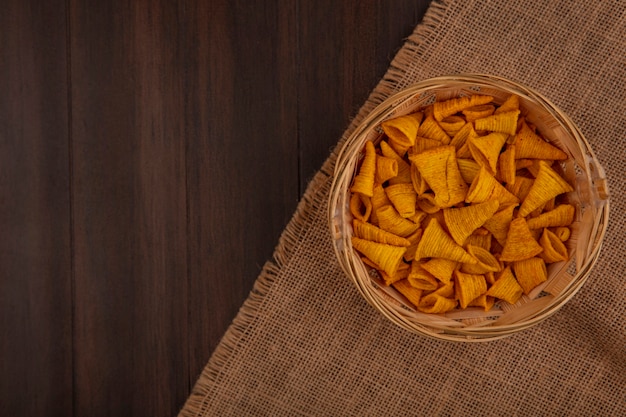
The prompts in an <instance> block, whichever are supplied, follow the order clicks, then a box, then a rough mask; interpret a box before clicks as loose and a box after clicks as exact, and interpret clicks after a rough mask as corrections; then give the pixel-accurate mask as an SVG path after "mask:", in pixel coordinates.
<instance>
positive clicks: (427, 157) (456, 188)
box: [409, 146, 467, 207]
mask: <svg viewBox="0 0 626 417" xmlns="http://www.w3.org/2000/svg"><path fill="white" fill-rule="evenodd" d="M409 159H410V160H411V162H413V163H414V164H415V166H417V169H418V170H419V172H420V175H421V176H422V178H424V179H425V180H426V182H427V183H428V185H429V186H430V188H431V189H432V190H433V191H434V192H435V203H436V204H437V205H438V206H439V207H451V206H453V205H455V204H458V203H460V202H462V201H463V200H464V199H465V195H466V194H467V184H466V183H465V181H463V177H462V176H461V173H460V172H459V167H458V165H457V162H456V153H455V149H454V146H439V147H437V148H432V149H429V150H427V151H424V152H422V153H420V154H417V155H411V156H410V157H409Z"/></svg>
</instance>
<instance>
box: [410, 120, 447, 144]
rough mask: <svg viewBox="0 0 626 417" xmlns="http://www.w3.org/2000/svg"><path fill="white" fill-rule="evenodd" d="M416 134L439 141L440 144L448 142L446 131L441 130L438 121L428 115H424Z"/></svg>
mask: <svg viewBox="0 0 626 417" xmlns="http://www.w3.org/2000/svg"><path fill="white" fill-rule="evenodd" d="M417 136H421V137H424V138H428V139H434V140H436V141H439V142H441V144H442V145H447V144H449V143H450V136H448V134H447V133H446V131H445V130H443V128H442V127H441V126H440V125H439V123H437V121H436V120H435V119H434V118H433V117H432V116H430V115H428V116H426V118H425V119H424V121H423V122H422V124H421V126H420V128H419V130H418V131H417Z"/></svg>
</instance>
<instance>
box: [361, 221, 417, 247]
mask: <svg viewBox="0 0 626 417" xmlns="http://www.w3.org/2000/svg"><path fill="white" fill-rule="evenodd" d="M352 229H353V230H354V236H355V237H358V238H361V239H365V240H371V241H373V242H378V243H386V244H388V245H394V246H407V247H408V246H411V241H410V240H408V239H405V238H403V237H400V236H397V235H394V234H393V233H390V232H387V231H386V230H383V229H380V228H378V227H376V226H374V225H373V224H370V223H367V222H364V221H361V220H358V219H354V220H352Z"/></svg>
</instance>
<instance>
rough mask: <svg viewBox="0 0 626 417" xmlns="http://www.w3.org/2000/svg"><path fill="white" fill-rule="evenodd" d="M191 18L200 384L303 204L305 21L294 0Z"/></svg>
mask: <svg viewBox="0 0 626 417" xmlns="http://www.w3.org/2000/svg"><path fill="white" fill-rule="evenodd" d="M185 16H186V21H187V22H188V23H189V29H190V30H189V32H188V33H187V36H188V39H187V44H188V45H190V47H189V50H188V56H187V58H186V60H187V65H186V68H187V75H186V83H187V87H186V89H185V90H186V92H187V97H186V100H185V102H186V104H187V105H188V106H189V108H188V110H187V111H185V120H186V123H185V125H186V128H187V131H186V134H185V137H186V138H187V186H188V204H189V206H188V209H189V218H188V221H189V242H190V245H189V286H190V288H189V291H190V300H189V307H190V323H189V326H190V335H189V340H188V345H189V348H190V349H191V354H190V375H191V380H190V385H191V384H193V383H194V382H195V379H196V378H197V377H198V376H199V374H200V371H201V370H202V368H203V366H204V365H205V364H206V361H207V360H208V357H209V354H210V352H212V351H213V349H214V348H215V346H216V345H217V343H218V342H219V340H220V338H221V336H222V334H223V333H224V332H225V330H226V329H227V327H228V325H229V324H230V322H231V320H232V319H233V318H234V316H235V314H236V313H237V311H238V309H239V307H240V306H241V304H242V302H243V301H244V300H245V298H246V297H247V296H248V293H249V291H250V290H251V288H252V284H253V282H254V280H255V279H256V277H257V276H258V274H259V273H260V271H261V267H262V266H263V264H264V263H265V262H266V261H267V260H268V259H269V258H270V257H271V255H272V251H273V249H274V246H275V245H276V243H277V241H278V237H279V236H280V233H281V231H282V229H283V228H284V226H285V225H286V224H287V221H288V220H289V218H290V216H291V214H292V213H293V211H294V209H295V207H296V203H297V201H298V193H299V190H298V156H297V155H298V143H297V90H296V87H297V85H296V76H297V72H296V69H297V67H296V54H297V33H296V29H297V24H296V23H297V20H296V17H297V16H296V3H295V2H293V1H291V0H284V1H274V2H250V1H239V2H232V1H230V0H219V1H212V2H206V3H203V2H199V3H197V4H196V5H195V7H194V8H192V9H189V10H186V15H185Z"/></svg>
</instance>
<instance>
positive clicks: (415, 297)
mask: <svg viewBox="0 0 626 417" xmlns="http://www.w3.org/2000/svg"><path fill="white" fill-rule="evenodd" d="M391 285H393V287H394V288H395V289H396V290H398V292H399V293H400V294H402V295H404V296H405V297H406V299H407V300H409V302H410V303H411V304H413V305H414V306H415V307H417V306H418V305H419V303H420V299H421V298H422V292H423V291H422V290H418V289H417V288H414V287H413V286H412V285H411V284H410V283H409V280H408V279H402V280H400V281H396V282H394V283H393V284H391Z"/></svg>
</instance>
